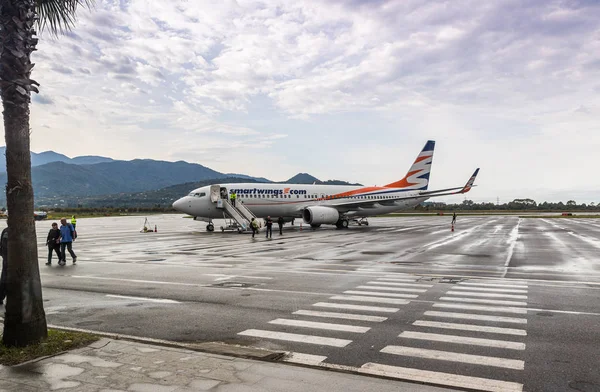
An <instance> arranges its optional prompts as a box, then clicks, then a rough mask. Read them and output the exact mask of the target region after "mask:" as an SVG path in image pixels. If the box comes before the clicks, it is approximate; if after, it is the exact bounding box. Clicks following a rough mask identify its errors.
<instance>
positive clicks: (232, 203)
mask: <svg viewBox="0 0 600 392" xmlns="http://www.w3.org/2000/svg"><path fill="white" fill-rule="evenodd" d="M236 198H237V195H236V194H235V192H231V196H229V199H230V200H231V205H232V206H234V207H235V199H236Z"/></svg>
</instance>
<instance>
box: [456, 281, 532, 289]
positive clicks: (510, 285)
mask: <svg viewBox="0 0 600 392" xmlns="http://www.w3.org/2000/svg"><path fill="white" fill-rule="evenodd" d="M458 284H459V285H461V286H485V287H510V288H515V289H527V288H528V286H523V285H516V284H496V283H475V282H473V283H471V282H459V283H458ZM457 287H458V286H457Z"/></svg>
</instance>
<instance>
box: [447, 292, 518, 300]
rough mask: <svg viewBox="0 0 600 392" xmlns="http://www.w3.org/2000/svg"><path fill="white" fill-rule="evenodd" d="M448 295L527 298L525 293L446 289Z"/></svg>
mask: <svg viewBox="0 0 600 392" xmlns="http://www.w3.org/2000/svg"><path fill="white" fill-rule="evenodd" d="M446 294H448V295H460V296H463V297H489V298H509V299H527V296H526V295H516V294H498V293H475V292H470V291H448V292H447V293H446Z"/></svg>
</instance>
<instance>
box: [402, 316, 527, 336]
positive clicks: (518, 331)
mask: <svg viewBox="0 0 600 392" xmlns="http://www.w3.org/2000/svg"><path fill="white" fill-rule="evenodd" d="M413 325H416V326H419V327H430V328H443V329H456V330H461V331H474V332H488V333H501V334H506V335H518V336H527V331H525V330H524V329H514V328H501V327H484V326H482V325H472V324H457V323H442V322H438V321H424V320H418V321H415V322H414V323H413Z"/></svg>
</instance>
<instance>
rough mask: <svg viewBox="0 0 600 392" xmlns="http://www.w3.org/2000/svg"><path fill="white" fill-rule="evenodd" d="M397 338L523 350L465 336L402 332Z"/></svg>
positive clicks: (515, 345)
mask: <svg viewBox="0 0 600 392" xmlns="http://www.w3.org/2000/svg"><path fill="white" fill-rule="evenodd" d="M398 337H399V338H405V339H418V340H431V341H434V342H445V343H457V344H470V345H475V346H483V347H496V348H506V349H509V350H525V343H520V342H507V341H505V340H493V339H480V338H469V337H465V336H455V335H441V334H436V333H424V332H414V331H404V332H402V333H401V334H400V335H398Z"/></svg>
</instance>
